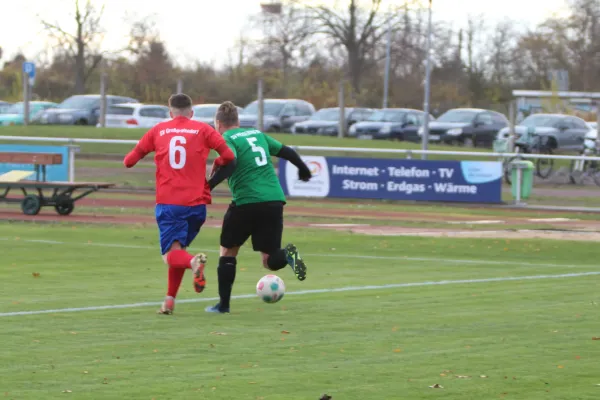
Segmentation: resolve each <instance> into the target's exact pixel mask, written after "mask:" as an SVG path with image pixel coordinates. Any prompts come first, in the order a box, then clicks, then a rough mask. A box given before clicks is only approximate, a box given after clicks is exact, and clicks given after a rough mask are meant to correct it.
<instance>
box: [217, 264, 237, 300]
mask: <svg viewBox="0 0 600 400" xmlns="http://www.w3.org/2000/svg"><path fill="white" fill-rule="evenodd" d="M236 264H237V260H236V259H235V257H221V258H219V267H218V268H217V276H218V277H219V297H220V298H221V302H220V303H219V304H220V305H221V309H226V308H229V301H230V300H231V290H232V289H233V282H235V266H236Z"/></svg>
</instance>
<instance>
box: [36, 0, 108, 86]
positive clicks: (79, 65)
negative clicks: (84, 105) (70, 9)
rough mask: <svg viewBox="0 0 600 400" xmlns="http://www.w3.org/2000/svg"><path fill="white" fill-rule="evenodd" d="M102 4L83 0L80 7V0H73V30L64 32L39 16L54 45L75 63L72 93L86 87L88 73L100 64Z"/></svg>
mask: <svg viewBox="0 0 600 400" xmlns="http://www.w3.org/2000/svg"><path fill="white" fill-rule="evenodd" d="M103 11H104V7H101V8H99V9H98V8H97V7H96V6H95V5H94V2H93V1H92V0H86V2H85V4H84V5H83V8H82V7H81V5H80V0H75V15H74V19H75V24H76V29H75V32H74V33H71V32H67V31H66V30H64V29H63V28H62V27H61V26H60V25H59V24H57V23H51V22H49V21H46V20H42V21H41V22H42V25H43V26H44V28H45V29H46V31H47V32H48V34H49V35H50V37H51V38H53V39H54V40H56V42H57V45H58V46H59V47H60V48H61V49H62V50H64V51H65V52H66V53H67V54H68V56H69V57H70V58H71V59H72V60H73V62H74V65H75V88H74V91H75V93H78V94H81V93H83V92H84V91H85V83H86V81H87V80H88V78H89V77H90V74H91V73H92V72H93V71H94V69H95V68H96V67H98V65H99V64H100V62H101V61H102V59H103V54H102V52H101V51H100V44H101V42H102V39H103V36H104V32H103V30H102V28H101V26H100V21H101V19H102V14H103Z"/></svg>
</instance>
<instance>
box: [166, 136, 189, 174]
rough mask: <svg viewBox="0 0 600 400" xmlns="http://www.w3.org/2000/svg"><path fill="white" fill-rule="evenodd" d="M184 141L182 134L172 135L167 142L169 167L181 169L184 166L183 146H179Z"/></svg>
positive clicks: (184, 142)
mask: <svg viewBox="0 0 600 400" xmlns="http://www.w3.org/2000/svg"><path fill="white" fill-rule="evenodd" d="M186 143H187V141H186V140H185V137H183V136H174V137H173V138H172V139H171V141H170V142H169V164H170V165H171V168H173V169H182V168H183V167H185V160H186V153H185V147H183V146H181V144H186ZM178 159H179V160H178Z"/></svg>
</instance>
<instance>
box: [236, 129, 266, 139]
mask: <svg viewBox="0 0 600 400" xmlns="http://www.w3.org/2000/svg"><path fill="white" fill-rule="evenodd" d="M259 133H261V132H260V131H258V130H256V129H254V130H251V131H246V132H240V133H236V134H235V135H231V139H237V138H239V137H246V136H251V135H258V134H259Z"/></svg>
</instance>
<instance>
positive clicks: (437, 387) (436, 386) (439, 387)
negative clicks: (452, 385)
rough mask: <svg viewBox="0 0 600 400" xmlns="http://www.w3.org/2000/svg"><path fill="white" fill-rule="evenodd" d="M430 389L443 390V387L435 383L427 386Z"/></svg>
mask: <svg viewBox="0 0 600 400" xmlns="http://www.w3.org/2000/svg"><path fill="white" fill-rule="evenodd" d="M429 387H430V388H431V389H443V388H444V387H443V386H442V385H440V384H439V383H436V384H435V385H431V386H429Z"/></svg>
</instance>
